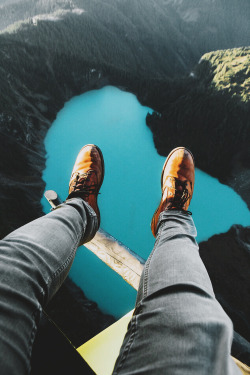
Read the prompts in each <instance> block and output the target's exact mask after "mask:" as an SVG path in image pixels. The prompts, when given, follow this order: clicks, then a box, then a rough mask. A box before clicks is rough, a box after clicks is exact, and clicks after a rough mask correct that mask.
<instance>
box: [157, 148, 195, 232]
mask: <svg viewBox="0 0 250 375" xmlns="http://www.w3.org/2000/svg"><path fill="white" fill-rule="evenodd" d="M193 189H194V157H193V155H192V153H191V152H190V151H189V150H188V149H186V148H185V147H177V148H175V149H174V150H172V151H171V152H170V154H169V155H168V157H167V159H166V161H165V164H164V166H163V169H162V174H161V190H162V197H161V202H160V204H159V206H158V208H157V210H156V211H155V213H154V216H153V218H152V221H151V230H152V233H153V235H154V237H156V228H157V222H158V218H159V215H160V213H161V212H162V211H165V210H182V211H186V212H187V213H190V212H189V211H187V209H188V207H189V205H190V202H191V199H192V196H193ZM190 214H191V213H190Z"/></svg>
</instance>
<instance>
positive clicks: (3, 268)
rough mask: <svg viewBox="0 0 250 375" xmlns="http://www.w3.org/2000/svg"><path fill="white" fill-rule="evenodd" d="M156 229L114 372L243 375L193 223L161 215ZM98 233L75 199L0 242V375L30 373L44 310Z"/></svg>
mask: <svg viewBox="0 0 250 375" xmlns="http://www.w3.org/2000/svg"><path fill="white" fill-rule="evenodd" d="M158 225H159V230H158V236H157V240H156V244H155V247H154V250H153V252H152V253H151V255H150V257H149V259H148V261H147V263H146V265H145V268H144V272H143V275H142V278H141V284H140V289H139V292H138V297H137V303H136V309H135V314H134V316H133V318H132V321H131V324H130V325H129V329H128V332H127V334H126V337H125V340H124V343H123V346H122V348H121V353H120V356H119V358H118V360H117V363H116V366H115V370H114V374H139V373H140V374H170V375H175V374H176V375H177V374H178V375H179V374H181V375H187V374H190V375H195V374H197V375H198V374H199V375H202V374H208V375H211V374H213V375H217V374H218V375H222V374H227V375H231V374H241V372H240V370H238V368H237V367H236V365H235V364H234V363H233V361H232V359H231V357H230V349H231V342H232V332H233V331H232V323H231V321H230V319H229V318H228V317H227V315H226V314H225V312H224V311H223V309H222V308H221V306H220V305H219V303H218V302H217V301H216V299H215V298H214V293H213V289H212V286H211V283H210V280H209V277H208V274H207V272H206V269H205V267H204V265H203V263H202V261H201V259H200V257H199V253H198V246H197V244H196V242H195V235H196V230H195V226H194V224H193V220H192V218H191V217H190V216H188V215H186V214H183V213H182V212H178V211H171V212H165V213H162V214H161V215H160V219H159V223H158ZM96 230H97V218H96V215H95V213H94V211H93V210H92V209H91V208H90V207H89V206H88V205H87V204H86V203H85V202H84V201H83V200H82V199H80V198H73V199H70V200H68V201H67V202H66V203H63V204H62V205H60V206H59V208H58V209H56V210H54V211H53V212H51V213H50V214H48V215H46V216H44V217H42V218H39V219H37V220H35V221H33V222H31V223H29V224H27V225H25V226H23V227H21V228H19V229H18V230H16V231H14V232H12V233H11V234H10V235H8V236H7V237H5V238H4V239H3V240H2V241H1V242H0V296H1V297H0V315H1V318H0V373H1V374H4V375H10V374H11V375H12V374H18V375H27V374H28V373H29V372H30V357H31V352H32V345H33V342H34V338H35V334H36V330H37V324H38V321H39V318H40V315H41V310H42V308H43V306H45V305H46V303H47V302H48V301H49V300H50V299H51V297H52V296H53V295H54V294H55V293H56V291H57V290H58V288H59V287H60V286H61V284H62V283H63V281H64V279H65V277H66V276H67V274H68V272H69V269H70V266H71V264H72V262H73V259H74V256H75V253H76V250H77V247H78V246H79V245H80V244H82V243H85V242H88V241H89V240H90V239H91V238H92V237H93V236H94V235H95V233H96Z"/></svg>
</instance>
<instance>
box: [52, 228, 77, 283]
mask: <svg viewBox="0 0 250 375" xmlns="http://www.w3.org/2000/svg"><path fill="white" fill-rule="evenodd" d="M81 236H82V233H80V235H79V236H78V237H77V241H76V243H75V245H74V246H73V248H72V250H71V252H70V254H69V256H68V257H67V259H66V260H65V262H64V263H63V264H62V265H61V266H60V267H59V268H58V269H57V270H56V271H55V272H54V273H53V275H52V276H51V277H49V278H48V280H47V282H46V285H47V287H48V285H49V283H50V282H53V281H54V280H55V279H56V277H57V276H58V275H60V274H61V273H62V272H63V271H64V270H65V268H66V267H67V265H68V264H69V263H70V261H71V260H72V258H73V257H74V254H75V251H76V249H77V247H78V243H79V241H80V238H81Z"/></svg>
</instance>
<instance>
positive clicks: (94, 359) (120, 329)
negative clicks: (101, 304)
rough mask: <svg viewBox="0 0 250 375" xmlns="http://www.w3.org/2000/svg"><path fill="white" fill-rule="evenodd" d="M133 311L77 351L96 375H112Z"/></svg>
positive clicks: (243, 367) (242, 367) (245, 369)
mask: <svg viewBox="0 0 250 375" xmlns="http://www.w3.org/2000/svg"><path fill="white" fill-rule="evenodd" d="M133 311H134V310H132V311H130V312H129V313H128V314H127V315H125V316H124V317H123V318H121V319H120V320H118V321H117V322H116V323H114V324H112V325H111V326H110V327H108V328H106V329H105V330H104V331H102V332H101V333H99V334H98V335H96V336H95V337H93V338H92V339H91V340H89V341H87V342H86V343H85V344H83V345H82V346H80V347H79V348H78V349H77V351H78V352H79V353H80V355H81V356H82V357H83V359H84V360H85V361H86V362H87V363H88V365H89V366H90V367H91V368H92V369H93V371H94V372H95V373H96V374H97V375H111V374H112V371H113V368H114V365H115V361H116V358H117V357H118V354H119V351H120V347H121V345H122V342H123V338H124V336H125V333H126V331H127V326H128V323H129V322H130V320H131V317H132V314H133ZM233 359H234V361H235V362H236V364H237V365H238V367H239V368H240V370H241V371H242V374H244V375H248V374H249V375H250V368H249V367H248V366H246V365H245V364H243V363H242V362H240V361H239V360H237V359H236V358H233Z"/></svg>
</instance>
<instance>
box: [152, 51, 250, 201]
mask: <svg viewBox="0 0 250 375" xmlns="http://www.w3.org/2000/svg"><path fill="white" fill-rule="evenodd" d="M249 64H250V49H249V48H239V49H232V50H224V51H216V52H211V53H208V54H205V55H204V56H203V57H202V58H201V60H200V62H199V64H198V65H197V66H196V67H195V68H194V70H193V72H192V73H191V75H190V76H189V77H188V78H186V79H183V80H180V81H179V82H178V81H176V86H177V87H176V88H175V90H172V89H169V86H168V85H166V87H165V90H166V92H167V95H165V94H164V88H162V95H161V98H162V101H161V102H160V105H159V110H158V112H157V113H156V112H154V113H153V114H152V115H148V117H147V124H148V126H149V127H150V129H151V130H152V132H153V134H154V141H155V145H156V148H157V150H158V152H159V153H160V154H161V155H167V154H168V152H169V151H170V150H171V149H172V148H173V147H174V146H175V145H176V144H183V145H185V146H187V147H189V148H190V149H191V150H192V152H193V153H194V156H195V159H196V165H197V166H198V167H199V168H201V169H203V170H204V171H206V172H207V173H209V174H211V175H213V176H215V177H217V178H218V179H219V180H220V181H221V182H223V183H226V184H228V185H230V186H232V187H233V188H234V189H235V190H236V191H237V192H238V193H239V194H240V195H241V196H242V197H243V199H244V200H245V201H246V202H247V204H248V206H249V207H250V198H249V188H250V178H249V177H250V167H249V165H250V149H249V144H250V121H249V120H250V69H249V66H250V65H249ZM164 98H166V99H165V101H164Z"/></svg>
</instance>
